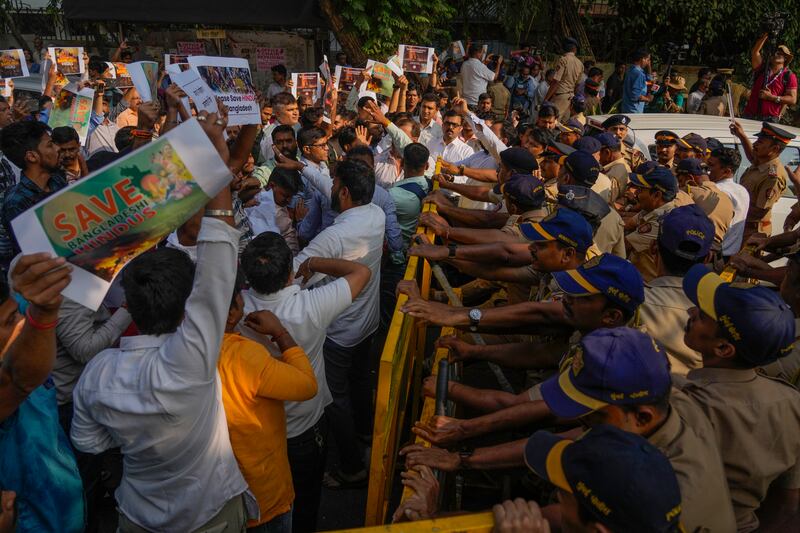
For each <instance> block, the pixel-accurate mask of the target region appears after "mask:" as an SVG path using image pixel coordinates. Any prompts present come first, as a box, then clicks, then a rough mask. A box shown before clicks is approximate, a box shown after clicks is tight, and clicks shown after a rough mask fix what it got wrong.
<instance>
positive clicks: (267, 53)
mask: <svg viewBox="0 0 800 533" xmlns="http://www.w3.org/2000/svg"><path fill="white" fill-rule="evenodd" d="M285 64H286V49H285V48H267V47H265V46H259V47H256V70H257V71H258V72H269V71H270V69H272V67H274V66H275V65H285Z"/></svg>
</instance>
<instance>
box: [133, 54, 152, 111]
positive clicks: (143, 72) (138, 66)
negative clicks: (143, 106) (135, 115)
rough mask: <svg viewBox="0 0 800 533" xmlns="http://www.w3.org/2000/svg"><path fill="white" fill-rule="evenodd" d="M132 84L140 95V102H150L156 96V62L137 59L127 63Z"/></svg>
mask: <svg viewBox="0 0 800 533" xmlns="http://www.w3.org/2000/svg"><path fill="white" fill-rule="evenodd" d="M128 73H130V76H131V81H132V82H133V86H134V87H136V90H137V91H138V92H139V96H141V97H142V102H152V101H153V100H155V99H156V98H158V63H156V62H155V61H137V62H136V63H129V64H128Z"/></svg>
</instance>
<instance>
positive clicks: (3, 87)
mask: <svg viewBox="0 0 800 533" xmlns="http://www.w3.org/2000/svg"><path fill="white" fill-rule="evenodd" d="M12 92H13V91H12V89H11V84H10V83H8V80H5V79H0V94H2V95H3V98H11V93H12Z"/></svg>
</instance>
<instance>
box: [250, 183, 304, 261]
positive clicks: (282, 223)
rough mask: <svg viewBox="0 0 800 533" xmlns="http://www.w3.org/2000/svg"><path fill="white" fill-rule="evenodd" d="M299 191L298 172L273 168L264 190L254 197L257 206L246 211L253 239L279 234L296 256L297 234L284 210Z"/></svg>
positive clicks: (300, 185) (297, 250)
mask: <svg viewBox="0 0 800 533" xmlns="http://www.w3.org/2000/svg"><path fill="white" fill-rule="evenodd" d="M301 187H302V182H301V181H300V175H299V174H298V173H297V171H292V170H286V169H283V168H276V169H275V170H273V171H272V172H271V173H270V175H269V182H268V183H267V186H266V188H265V189H264V190H263V191H261V192H260V193H258V195H257V196H256V199H257V200H258V205H255V206H253V207H246V208H245V212H246V213H247V218H248V219H249V220H250V228H251V229H252V230H253V235H260V234H261V233H264V232H265V231H274V232H275V233H280V234H281V235H282V236H283V238H284V239H286V244H288V245H289V248H291V250H292V253H293V254H294V255H297V252H299V251H300V248H299V246H298V243H297V231H296V230H295V228H294V226H293V225H292V219H291V217H290V216H289V212H288V211H287V209H286V207H287V206H288V205H289V204H290V203H291V201H292V198H293V197H294V196H295V195H296V194H298V193H299V192H300V189H301Z"/></svg>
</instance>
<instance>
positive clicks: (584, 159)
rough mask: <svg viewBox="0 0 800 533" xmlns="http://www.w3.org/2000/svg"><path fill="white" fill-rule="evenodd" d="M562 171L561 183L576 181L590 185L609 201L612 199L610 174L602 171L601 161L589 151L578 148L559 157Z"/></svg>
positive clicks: (559, 179)
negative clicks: (607, 174)
mask: <svg viewBox="0 0 800 533" xmlns="http://www.w3.org/2000/svg"><path fill="white" fill-rule="evenodd" d="M559 163H560V165H561V171H560V173H559V178H558V182H559V183H574V184H575V185H583V186H585V187H590V188H591V189H592V190H593V191H594V192H596V193H597V194H599V195H600V196H601V197H602V198H603V200H605V201H606V202H607V203H610V201H611V194H612V182H611V180H610V179H609V177H608V176H606V175H605V174H603V173H602V172H601V170H602V169H601V167H600V163H598V162H597V159H595V158H594V156H593V155H592V154H590V153H588V152H584V151H583V150H576V151H575V152H572V153H571V154H569V155H568V156H562V157H561V158H560V159H559Z"/></svg>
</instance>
